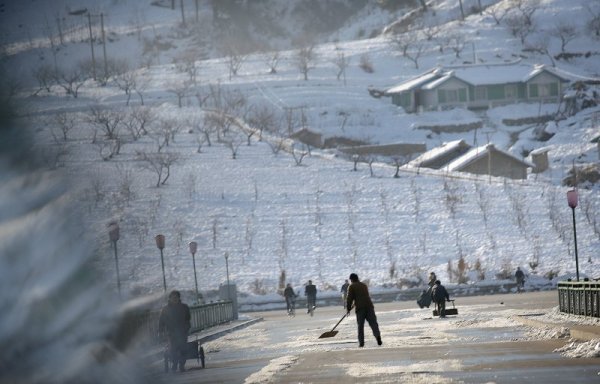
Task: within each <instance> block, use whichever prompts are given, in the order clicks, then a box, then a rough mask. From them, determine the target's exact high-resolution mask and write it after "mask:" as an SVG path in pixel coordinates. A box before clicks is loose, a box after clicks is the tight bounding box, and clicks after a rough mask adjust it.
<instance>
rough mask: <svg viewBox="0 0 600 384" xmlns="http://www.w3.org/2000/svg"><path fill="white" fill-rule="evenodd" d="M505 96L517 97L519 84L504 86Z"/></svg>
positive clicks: (508, 97)
mask: <svg viewBox="0 0 600 384" xmlns="http://www.w3.org/2000/svg"><path fill="white" fill-rule="evenodd" d="M504 97H505V98H507V99H516V98H517V86H516V85H514V84H510V85H506V86H505V87H504Z"/></svg>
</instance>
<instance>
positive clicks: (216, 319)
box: [190, 301, 234, 332]
mask: <svg viewBox="0 0 600 384" xmlns="http://www.w3.org/2000/svg"><path fill="white" fill-rule="evenodd" d="M190 312H191V315H192V328H191V329H190V332H199V331H202V330H204V329H206V328H210V327H214V326H215V325H219V324H223V323H228V322H230V321H232V320H233V319H234V313H233V302H232V301H220V302H217V303H211V304H202V305H195V306H190Z"/></svg>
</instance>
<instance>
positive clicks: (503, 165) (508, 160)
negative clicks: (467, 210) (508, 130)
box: [444, 144, 535, 179]
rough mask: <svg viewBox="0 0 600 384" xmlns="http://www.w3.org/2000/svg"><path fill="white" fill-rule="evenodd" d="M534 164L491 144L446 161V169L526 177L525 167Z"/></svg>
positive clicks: (532, 166)
mask: <svg viewBox="0 0 600 384" xmlns="http://www.w3.org/2000/svg"><path fill="white" fill-rule="evenodd" d="M534 167H535V166H534V165H533V164H531V163H530V162H528V161H525V160H521V159H519V158H518V157H515V156H514V155H512V154H510V153H508V152H505V151H502V150H500V149H498V148H496V147H495V146H494V145H493V144H486V145H483V146H481V147H476V148H471V149H470V150H469V151H468V152H467V153H465V154H464V155H462V156H460V157H458V158H456V159H455V160H453V161H451V162H450V163H448V164H447V165H446V166H445V167H444V169H446V170H448V171H458V172H469V173H474V174H477V175H491V176H499V177H507V178H511V179H526V178H527V168H534Z"/></svg>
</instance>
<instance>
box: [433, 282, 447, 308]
mask: <svg viewBox="0 0 600 384" xmlns="http://www.w3.org/2000/svg"><path fill="white" fill-rule="evenodd" d="M431 300H432V301H433V302H434V303H435V307H436V309H437V313H438V315H439V316H440V317H446V301H450V295H449V294H448V291H447V290H446V288H445V287H444V286H443V285H442V283H441V282H440V281H439V280H436V281H435V284H434V286H433V288H432V289H431Z"/></svg>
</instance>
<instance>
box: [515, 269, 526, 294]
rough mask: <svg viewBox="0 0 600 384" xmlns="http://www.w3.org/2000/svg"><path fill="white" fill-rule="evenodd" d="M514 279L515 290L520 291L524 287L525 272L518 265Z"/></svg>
mask: <svg viewBox="0 0 600 384" xmlns="http://www.w3.org/2000/svg"><path fill="white" fill-rule="evenodd" d="M515 279H517V292H519V293H520V292H521V290H523V289H524V288H525V274H524V273H523V271H521V268H520V267H517V271H516V272H515Z"/></svg>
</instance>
